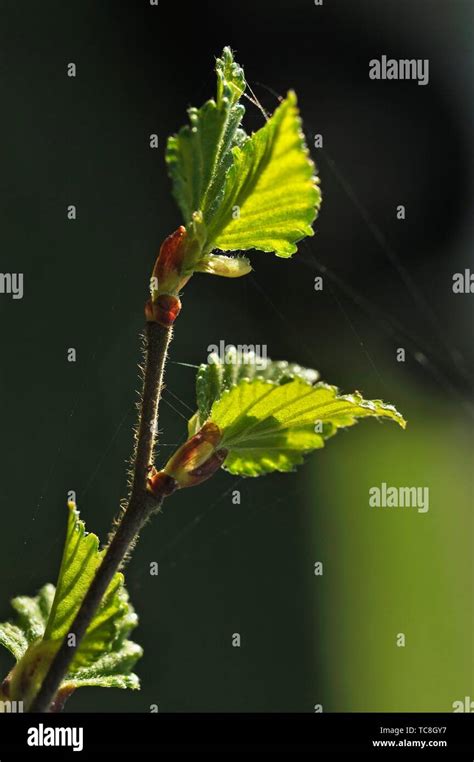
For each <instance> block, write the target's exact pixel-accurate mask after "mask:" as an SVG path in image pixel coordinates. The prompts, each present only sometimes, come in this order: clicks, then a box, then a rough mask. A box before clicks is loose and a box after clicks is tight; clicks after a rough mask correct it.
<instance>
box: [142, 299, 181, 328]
mask: <svg viewBox="0 0 474 762" xmlns="http://www.w3.org/2000/svg"><path fill="white" fill-rule="evenodd" d="M180 312H181V301H180V300H179V299H178V297H177V296H171V294H161V295H160V296H158V297H157V298H156V301H152V300H151V299H149V300H148V301H147V302H146V304H145V317H146V319H147V321H148V322H149V323H150V322H155V323H160V325H164V326H165V328H169V327H170V326H172V325H173V323H174V321H175V320H176V318H177V317H178V315H179V313H180Z"/></svg>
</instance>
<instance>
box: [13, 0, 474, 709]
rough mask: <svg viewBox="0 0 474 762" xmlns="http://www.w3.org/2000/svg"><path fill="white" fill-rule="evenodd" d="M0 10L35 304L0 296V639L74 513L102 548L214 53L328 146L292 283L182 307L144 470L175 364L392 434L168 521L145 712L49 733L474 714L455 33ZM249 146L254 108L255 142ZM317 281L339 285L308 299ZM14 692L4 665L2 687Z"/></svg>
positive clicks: (253, 286)
mask: <svg viewBox="0 0 474 762" xmlns="http://www.w3.org/2000/svg"><path fill="white" fill-rule="evenodd" d="M0 8H1V11H2V13H1V16H2V19H1V27H0V49H1V59H2V64H1V75H0V81H1V91H2V118H1V123H0V129H1V142H0V145H1V154H2V161H1V172H0V183H1V191H0V195H1V205H0V206H1V215H2V219H1V226H0V230H1V236H2V241H1V243H2V245H1V254H0V258H1V270H2V272H23V273H24V277H25V294H24V298H23V300H21V301H13V300H11V299H10V297H9V296H6V295H1V296H0V314H1V322H0V331H1V333H0V341H1V348H2V358H3V362H2V367H1V374H0V384H1V386H0V392H1V423H2V427H1V432H2V443H3V448H2V460H1V464H2V469H1V471H2V479H1V489H0V495H1V511H2V514H1V524H0V526H1V531H2V554H1V561H0V616H1V617H2V618H3V619H4V618H7V616H9V613H10V612H9V607H8V600H9V598H10V597H12V596H13V595H15V594H20V593H24V594H30V595H31V594H33V593H34V592H35V591H36V590H37V589H38V588H39V587H40V586H41V585H42V584H43V583H44V582H46V581H49V580H51V581H54V579H55V577H56V573H57V568H58V564H59V560H60V555H61V547H62V538H63V534H64V528H65V520H66V511H65V503H66V496H67V492H68V490H75V491H76V493H77V499H78V503H79V507H80V509H81V513H82V516H83V518H84V519H85V520H86V522H87V526H88V528H89V529H90V530H94V531H96V532H97V533H98V534H99V536H101V537H102V538H105V537H106V534H107V531H108V528H109V525H110V521H111V517H112V516H113V515H114V513H115V512H116V510H117V508H118V505H119V501H120V499H121V498H122V497H123V496H124V494H125V493H126V475H125V471H126V468H125V465H126V461H127V458H128V457H129V455H130V450H131V441H132V435H131V430H132V425H133V421H134V412H135V408H134V406H135V403H136V401H137V389H138V386H139V382H138V380H137V365H138V363H139V361H140V351H139V347H140V340H139V334H140V331H141V329H142V326H143V303H144V299H145V297H146V284H147V282H148V278H149V275H150V271H151V267H152V265H153V261H154V258H155V256H156V252H157V249H158V246H159V244H160V242H161V240H162V239H163V238H164V236H165V235H167V234H168V233H170V232H171V231H172V230H174V229H175V228H176V226H177V225H178V224H179V223H180V222H181V220H180V218H179V214H178V211H177V208H176V206H175V204H174V202H173V200H172V197H171V193H170V184H169V181H168V179H167V176H166V169H165V165H164V161H163V151H164V145H165V140H166V137H167V135H168V134H170V133H172V132H173V131H175V130H176V129H177V128H179V127H180V126H181V124H182V123H183V122H184V121H185V109H186V107H187V106H188V105H190V104H193V105H200V104H201V103H202V102H203V101H204V100H205V99H206V98H207V97H210V96H211V95H212V93H213V90H214V76H213V73H212V68H213V61H214V56H215V55H217V54H219V52H220V51H221V49H222V47H223V45H225V44H230V45H231V46H232V47H233V48H234V49H235V50H236V51H237V57H238V60H239V61H240V62H241V63H242V64H243V65H244V67H245V71H246V74H247V78H248V81H249V83H250V84H251V85H252V87H253V89H254V90H255V93H256V94H257V96H258V98H259V99H260V100H261V101H262V103H263V104H264V106H265V107H266V108H268V109H273V108H274V106H275V105H276V102H277V101H276V98H275V96H274V95H272V93H271V91H269V90H268V89H267V88H271V89H272V90H274V91H276V92H277V93H284V92H285V91H286V90H287V89H288V88H289V87H294V88H295V89H296V91H297V93H298V96H299V99H300V105H301V109H302V113H303V118H304V127H305V130H306V133H307V136H308V140H309V142H310V143H312V142H313V136H314V134H315V133H322V134H323V136H324V151H313V156H314V158H315V160H316V161H317V163H318V167H319V170H320V175H321V183H322V189H323V195H324V202H323V208H322V212H321V215H320V218H319V220H318V221H317V223H316V236H315V237H314V238H313V239H311V240H310V241H308V242H306V243H305V244H303V245H302V246H301V248H300V251H299V252H298V254H297V255H295V257H294V259H293V260H291V261H283V260H277V259H275V258H273V257H271V256H270V255H265V254H261V253H258V252H256V253H254V254H253V255H252V262H253V265H254V272H253V274H252V275H251V276H249V277H246V278H244V279H242V280H240V281H226V280H224V279H217V278H211V277H207V276H196V277H195V278H193V280H192V282H191V283H190V284H189V286H188V287H187V288H186V293H185V296H184V299H183V304H184V307H183V312H182V316H181V317H180V319H179V323H178V326H177V331H176V336H175V340H174V342H173V345H172V350H171V360H172V362H171V363H170V364H169V365H168V369H167V385H168V387H169V389H170V390H171V391H172V392H173V394H175V395H177V396H178V397H179V398H180V400H182V402H179V401H177V400H176V399H175V397H173V396H172V395H171V391H170V392H166V393H165V398H164V402H163V406H162V412H161V416H160V428H161V431H162V435H161V439H162V442H163V443H165V444H166V445H172V444H173V443H176V442H178V441H180V440H181V438H182V437H183V434H184V426H185V422H184V420H183V419H182V417H181V416H179V415H177V414H176V412H175V411H174V409H173V408H176V409H177V410H179V411H180V413H181V414H182V415H184V417H187V416H188V414H189V411H188V410H187V407H186V406H190V407H192V406H193V382H194V380H193V375H194V372H193V370H192V369H191V368H188V367H184V366H181V365H179V364H176V363H180V362H184V363H194V364H196V363H199V362H201V361H203V360H204V359H205V358H206V355H207V346H208V345H209V344H212V343H217V342H218V341H219V340H221V339H224V340H225V341H227V342H229V343H231V342H232V343H242V344H249V343H253V344H266V345H267V346H268V352H269V354H270V355H271V356H273V357H275V358H288V359H291V360H297V361H299V362H301V363H303V364H305V365H308V366H313V367H317V368H319V369H320V370H321V372H322V375H323V377H324V379H326V380H328V381H330V382H332V383H336V384H338V385H339V386H340V387H341V388H342V389H343V390H344V391H351V390H352V389H360V390H361V391H363V392H364V394H365V395H366V396H368V397H382V398H384V399H385V400H387V401H390V402H393V403H395V404H396V405H397V407H398V409H399V410H401V411H403V413H404V414H405V416H406V418H407V419H408V421H409V426H408V429H407V431H406V432H405V433H403V432H402V431H401V430H400V431H399V430H397V429H396V428H395V427H394V426H390V425H378V424H377V423H375V422H367V423H363V424H361V425H360V426H359V427H357V428H356V429H354V430H352V431H348V432H347V433H345V432H343V433H341V434H339V435H338V437H337V439H335V440H333V441H331V442H330V443H329V444H328V447H327V448H326V449H325V450H324V451H322V452H319V453H317V454H316V455H314V456H313V457H312V458H310V459H309V460H308V462H307V464H306V465H305V466H304V467H303V468H302V469H300V470H299V471H298V473H295V474H291V475H275V476H270V477H266V478H263V479H261V480H258V481H257V480H256V481H254V480H248V481H240V482H239V483H238V484H236V480H235V479H233V478H232V477H230V476H229V475H227V474H225V473H220V474H218V475H217V477H215V478H214V479H213V480H212V481H211V482H208V483H207V484H205V485H203V486H202V487H200V488H199V489H196V490H193V491H189V492H183V493H181V494H178V495H177V496H176V497H175V498H173V500H172V501H171V500H170V501H169V503H168V505H167V506H166V510H165V512H164V514H163V515H162V516H160V517H158V518H156V519H155V521H154V522H153V524H152V525H151V526H150V527H148V528H147V530H146V532H144V533H143V536H142V539H141V541H140V544H139V546H138V548H137V550H136V553H135V555H134V557H133V560H132V561H131V563H130V564H129V565H128V567H127V586H128V589H129V591H130V594H131V598H132V601H133V603H134V605H135V606H136V609H137V611H138V613H139V615H140V626H139V628H138V629H137V630H136V632H135V639H136V640H137V641H138V642H140V643H141V644H142V645H143V646H144V648H145V656H144V658H143V659H142V661H141V662H139V664H138V665H137V672H138V673H139V675H140V677H141V679H142V691H141V692H140V693H135V694H132V693H126V692H120V691H112V690H111V691H101V690H100V689H84V690H81V691H78V692H77V693H76V695H75V696H74V697H73V698H72V699H71V700H70V702H69V704H68V707H67V708H68V709H70V710H77V711H81V710H84V711H104V710H112V711H113V710H116V711H121V710H131V711H148V710H149V706H150V704H158V705H159V708H160V711H214V710H223V711H312V710H313V707H314V705H315V704H318V703H322V704H323V706H324V709H325V710H330V711H343V710H349V711H357V710H364V709H367V710H382V711H383V710H407V711H408V710H448V711H449V710H450V709H451V706H452V702H453V701H455V700H458V699H462V698H463V697H464V696H465V695H470V696H474V679H473V646H472V642H473V603H472V601H473V575H472V531H473V520H472V440H471V439H470V431H471V429H472V417H473V410H472V407H471V406H470V403H469V399H470V395H471V392H472V383H471V381H470V379H471V378H472V373H471V372H470V369H471V368H472V359H473V358H472V299H473V298H474V297H473V296H472V295H471V296H469V295H465V296H462V295H456V296H455V295H453V293H452V290H451V283H452V280H451V279H452V274H453V273H454V272H456V271H459V270H463V269H464V268H465V267H469V266H472V245H473V240H472V239H473V235H472V227H471V226H470V222H469V210H470V208H471V202H472V139H471V135H470V134H469V128H470V126H471V125H472V102H473V99H472V85H473V82H472V46H470V44H469V41H470V25H471V28H472V3H470V2H468V1H466V2H462V1H461V0H456V1H454V2H451V3H449V4H448V3H445V2H441V1H439V2H438V1H437V0H425V1H423V0H416V1H414V0H411V1H410V2H409V1H408V0H403V1H402V2H392V0H384V2H383V3H382V2H376V1H375V0H366V1H363V0H357V1H355V0H351V2H342V1H338V0H332V1H331V0H324V6H323V7H322V8H321V7H315V6H314V4H313V3H312V2H311V0H298V2H295V1H294V0H292V1H291V2H290V1H288V2H281V3H277V2H259V3H254V2H248V0H241V1H239V2H226V3H222V2H209V3H205V2H199V3H195V4H183V3H180V2H171V0H170V1H169V2H168V1H167V0H160V3H159V7H158V8H152V7H150V6H149V4H148V2H146V1H145V0H143V2H135V3H132V2H121V3H117V2H109V1H106V2H105V1H104V2H100V3H98V2H91V1H90V0H81V1H80V2H79V1H78V0H74V1H72V2H68V3H64V2H55V1H54V0H46V1H45V2H42V3H36V2H32V0H30V2H22V3H16V2H8V1H6V0H2V2H1V3H0ZM384 53H385V54H387V55H389V56H390V55H391V56H393V57H395V58H410V57H415V58H429V59H430V84H429V86H427V87H420V86H418V85H417V84H416V83H415V82H373V81H371V80H369V78H368V61H369V60H370V59H371V58H372V57H379V56H380V55H382V54H384ZM68 62H74V63H76V65H77V77H76V78H75V79H70V78H68V77H67V76H66V66H67V63H68ZM262 83H263V84H262ZM261 123H262V117H261V115H260V113H259V111H258V110H257V109H256V108H255V107H254V106H252V104H250V103H249V104H248V122H247V124H248V126H249V128H257V127H258V126H260V125H261ZM155 132H156V133H158V134H159V138H160V148H159V149H158V150H157V151H153V150H151V149H150V148H149V145H148V140H149V134H150V133H155ZM69 204H75V205H76V206H77V210H78V218H77V220H75V221H68V220H67V218H66V208H67V206H68V205H69ZM398 204H404V205H405V206H406V209H407V219H406V221H404V222H400V221H397V220H396V216H395V208H396V206H397V205H398ZM363 209H366V210H367V211H368V215H369V218H370V219H369V220H368V219H367V217H366V215H365V214H364V212H363ZM373 224H375V225H377V226H378V229H380V230H381V231H382V232H383V235H384V236H385V239H386V242H387V243H388V246H389V247H390V248H387V247H386V246H385V245H384V244H383V243H382V244H381V242H380V240H377V232H376V231H374V228H373ZM374 232H375V234H374ZM392 252H396V254H395V258H394V256H393V253H392ZM321 263H322V264H323V265H325V266H326V267H328V268H329V269H330V271H331V273H330V274H328V275H327V276H326V278H325V283H324V290H323V292H322V293H316V292H315V291H314V289H313V279H314V277H315V276H316V275H317V274H318V272H319V271H318V269H317V265H318V264H321ZM400 267H402V268H404V269H403V273H408V276H409V277H410V278H411V279H412V280H413V282H415V283H416V289H417V290H416V293H413V291H412V290H410V288H407V285H406V280H404V276H403V274H402V275H401V274H400ZM348 289H353V290H354V294H356V296H355V298H353V297H354V294H352V292H351V293H348ZM361 300H362V301H361ZM412 334H416V335H417V336H418V337H419V339H420V340H419V341H418V340H414V339H413V336H412ZM69 347H74V348H76V350H77V362H76V363H68V362H67V349H68V348H69ZM397 347H405V348H406V350H407V360H406V363H405V364H400V363H397V362H396V360H395V352H396V348H397ZM421 351H422V352H423V353H424V357H423V356H421V355H420V354H417V353H419V352H421ZM183 403H184V404H183ZM169 449H170V448H169V446H166V447H163V449H162V451H161V452H160V458H161V459H164V458H165V457H166V454H167V452H169ZM382 481H386V482H387V483H389V484H394V485H395V486H406V485H416V486H429V487H430V490H431V508H430V512H429V513H428V514H426V515H418V514H416V513H415V512H413V511H409V512H403V511H398V512H397V511H394V512H387V511H383V510H381V511H380V512H374V510H370V509H369V507H368V497H367V496H368V489H369V487H370V486H374V485H378V484H380V483H381V482H382ZM234 488H238V489H240V490H241V494H242V501H241V505H240V506H238V505H237V506H236V505H233V504H232V500H231V491H232V489H234ZM318 560H322V561H323V562H324V572H325V573H324V576H323V577H322V578H320V577H315V576H314V574H313V565H314V562H315V561H318ZM151 561H158V562H159V564H160V573H159V576H158V577H157V578H156V577H151V576H150V575H149V572H148V569H149V564H150V562H151ZM234 632H239V633H240V634H241V637H242V647H241V648H240V649H237V648H232V647H231V636H232V633H234ZM398 632H404V633H405V634H406V638H407V645H406V647H405V648H404V649H400V648H397V647H396V645H395V638H396V634H397V633H398ZM10 664H11V661H10V658H9V656H8V655H7V654H6V653H2V654H0V667H1V671H2V673H6V672H7V670H8V669H9V666H10Z"/></svg>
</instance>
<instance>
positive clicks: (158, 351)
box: [29, 322, 172, 712]
mask: <svg viewBox="0 0 474 762" xmlns="http://www.w3.org/2000/svg"><path fill="white" fill-rule="evenodd" d="M171 336H172V329H171V328H165V327H163V326H161V325H160V324H159V323H154V322H148V323H147V326H146V349H145V352H146V360H145V371H144V378H143V395H142V401H141V407H140V419H139V425H138V431H137V439H136V447H135V452H134V458H133V478H132V487H131V491H130V497H129V500H128V505H127V508H126V510H125V511H124V513H123V515H122V518H121V520H120V523H119V525H118V527H117V529H116V531H115V534H114V535H113V537H112V540H111V541H110V544H109V546H108V548H107V552H106V554H105V557H104V560H103V561H102V563H101V565H100V566H99V568H98V570H97V572H96V575H95V577H94V579H93V581H92V584H91V586H90V587H89V590H88V591H87V593H86V595H85V597H84V600H83V602H82V604H81V607H80V609H79V611H78V613H77V615H76V617H75V619H74V621H73V623H72V625H71V628H70V631H69V633H68V634H69V635H70V634H74V635H75V644H74V646H70V645H69V644H68V642H69V641H70V640H71V639H70V638H68V637H65V638H64V640H63V642H62V644H61V646H60V648H59V650H58V651H57V653H56V655H55V657H54V659H53V661H52V662H51V665H50V667H49V670H48V672H47V673H46V676H45V678H44V680H43V683H42V685H41V688H40V690H39V691H38V693H37V695H36V697H35V698H34V699H33V701H32V703H31V706H30V707H29V711H30V712H47V711H48V709H49V708H50V705H51V703H52V701H53V699H54V697H55V695H56V693H57V691H58V688H59V686H60V683H61V681H62V679H63V678H64V676H65V674H66V672H67V670H68V667H69V664H70V663H71V661H72V659H73V657H74V654H75V651H76V650H77V648H78V646H79V644H80V642H81V640H82V638H83V637H84V635H85V632H86V630H87V628H88V626H89V624H90V623H91V621H92V618H93V616H94V614H95V612H96V611H97V609H98V607H99V605H100V602H101V600H102V598H103V596H104V594H105V592H106V590H107V588H108V586H109V584H110V582H111V580H112V578H113V576H114V574H115V573H116V572H117V570H118V569H119V567H120V565H121V563H122V561H123V559H124V558H125V556H126V554H127V551H128V550H129V548H130V547H131V546H133V543H134V541H135V539H136V538H137V535H138V533H139V532H140V529H141V528H142V527H143V525H144V524H145V522H146V521H147V519H148V518H149V516H150V513H151V512H152V511H154V510H156V509H157V508H159V506H160V505H161V503H162V499H161V500H159V501H158V502H157V500H156V499H155V500H152V499H151V498H150V496H149V494H148V493H147V489H146V484H147V475H148V470H149V467H150V465H151V464H152V462H153V450H154V446H155V432H156V431H157V424H158V420H157V419H158V404H159V401H160V397H161V391H162V385H163V372H164V367H165V361H166V355H167V352H168V346H169V343H170V341H171Z"/></svg>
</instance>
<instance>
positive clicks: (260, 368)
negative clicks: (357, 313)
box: [188, 345, 319, 436]
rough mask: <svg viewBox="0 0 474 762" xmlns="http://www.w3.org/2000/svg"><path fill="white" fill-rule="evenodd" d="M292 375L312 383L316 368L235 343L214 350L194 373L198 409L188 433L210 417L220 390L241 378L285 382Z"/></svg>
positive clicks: (316, 376)
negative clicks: (222, 351) (259, 353)
mask: <svg viewBox="0 0 474 762" xmlns="http://www.w3.org/2000/svg"><path fill="white" fill-rule="evenodd" d="M295 377H299V378H303V379H304V380H305V381H307V382H308V383H314V382H315V381H317V379H318V378H319V373H318V371H317V370H312V369H311V368H303V367H302V366H301V365H297V364H296V363H289V362H286V361H285V360H279V361H274V360H270V358H267V357H258V358H257V357H256V355H255V352H254V351H252V350H250V349H249V348H247V347H245V349H244V350H242V351H240V352H239V351H238V350H237V348H236V347H234V346H231V345H228V346H227V347H226V353H225V357H223V358H220V357H219V355H218V354H216V353H213V354H211V355H210V358H209V363H203V364H202V365H200V366H199V369H198V372H197V374H196V401H197V406H198V409H197V412H196V414H195V415H194V416H193V417H192V418H191V420H190V421H189V426H188V431H189V435H190V436H192V435H193V434H195V433H196V432H197V431H198V429H200V428H201V426H203V425H204V423H205V421H207V419H208V418H209V414H210V412H211V408H212V405H213V403H214V402H215V401H216V400H217V399H219V398H220V397H221V396H222V394H223V392H224V391H226V390H228V389H230V388H231V387H232V386H235V385H236V384H237V383H238V382H239V381H240V380H241V379H243V378H246V379H249V380H251V379H253V378H262V379H265V380H268V381H274V382H275V383H278V384H285V383H287V382H288V381H291V379H293V378H295Z"/></svg>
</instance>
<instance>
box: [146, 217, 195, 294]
mask: <svg viewBox="0 0 474 762" xmlns="http://www.w3.org/2000/svg"><path fill="white" fill-rule="evenodd" d="M186 252H187V233H186V228H185V227H183V225H180V227H179V228H178V229H177V230H175V231H174V233H172V234H171V235H169V236H168V237H167V238H165V240H164V241H163V243H162V244H161V248H160V253H159V254H158V258H157V260H156V262H155V266H154V268H153V273H152V277H151V296H152V299H153V301H155V299H156V297H157V296H158V295H159V294H174V295H175V296H177V294H178V293H179V291H180V289H181V288H182V287H183V286H184V285H185V283H186V282H187V281H188V279H189V277H190V275H191V273H188V274H186V273H185V264H186V262H185V258H186Z"/></svg>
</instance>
